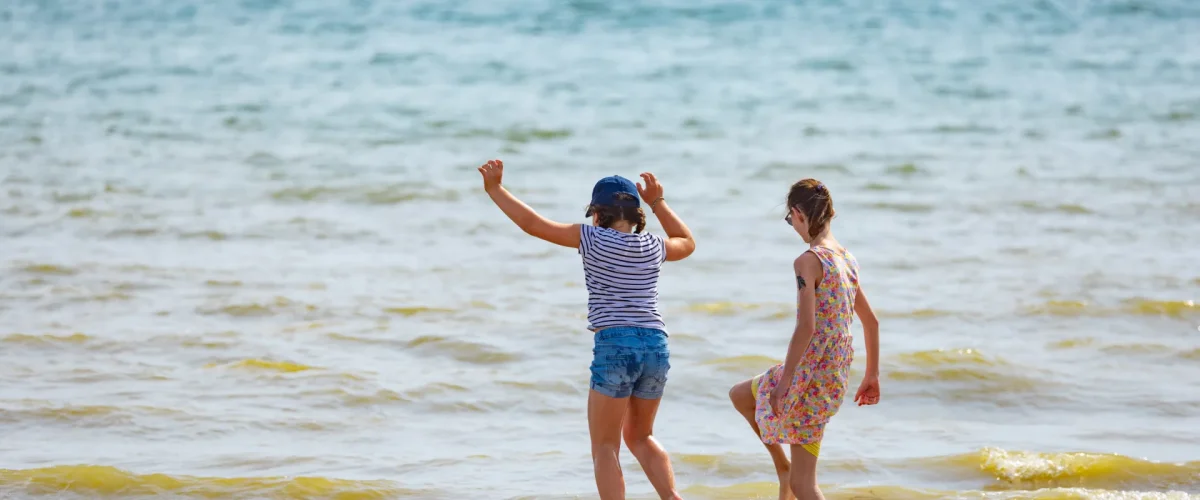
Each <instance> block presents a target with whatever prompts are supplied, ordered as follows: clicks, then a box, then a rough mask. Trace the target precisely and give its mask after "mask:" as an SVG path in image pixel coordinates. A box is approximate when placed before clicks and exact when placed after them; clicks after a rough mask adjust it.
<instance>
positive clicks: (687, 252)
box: [681, 238, 696, 258]
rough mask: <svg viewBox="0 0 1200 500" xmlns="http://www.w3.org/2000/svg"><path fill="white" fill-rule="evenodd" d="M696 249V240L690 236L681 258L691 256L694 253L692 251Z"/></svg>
mask: <svg viewBox="0 0 1200 500" xmlns="http://www.w3.org/2000/svg"><path fill="white" fill-rule="evenodd" d="M695 251H696V240H693V239H691V238H688V239H687V244H685V245H684V246H683V256H682V257H681V258H687V257H690V256H691V255H692V252H695Z"/></svg>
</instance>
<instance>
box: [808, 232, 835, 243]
mask: <svg viewBox="0 0 1200 500" xmlns="http://www.w3.org/2000/svg"><path fill="white" fill-rule="evenodd" d="M832 238H833V235H832V234H830V233H829V228H825V230H824V231H821V232H820V233H817V236H816V237H815V238H813V239H812V241H810V242H808V247H809V248H812V247H818V246H823V245H824V244H825V243H826V242H827V241H828V240H830V239H832Z"/></svg>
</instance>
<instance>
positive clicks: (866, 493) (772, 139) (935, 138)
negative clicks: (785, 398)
mask: <svg viewBox="0 0 1200 500" xmlns="http://www.w3.org/2000/svg"><path fill="white" fill-rule="evenodd" d="M0 47H3V48H2V49H0V346H2V347H0V388H2V389H0V436H2V438H0V496H4V495H13V496H18V497H24V496H55V495H57V496H71V495H78V496H80V497H94V496H113V497H121V496H129V495H154V494H161V495H170V494H176V495H184V496H187V495H201V496H202V495H209V496H232V497H247V498H250V497H262V496H268V497H271V496H275V497H297V498H312V497H337V496H338V495H342V497H341V498H352V497H354V496H353V494H360V495H363V496H361V497H365V498H374V497H375V496H372V495H373V494H378V497H385V498H386V497H399V496H408V497H415V498H461V497H464V496H465V497H472V498H575V497H580V498H591V496H590V495H592V494H593V493H592V492H593V486H592V478H591V464H590V457H589V455H588V449H589V448H588V441H587V431H586V419H585V411H584V409H585V406H584V405H585V398H586V381H587V365H588V362H589V360H590V342H591V338H590V334H589V333H588V332H586V331H585V330H584V327H585V309H584V308H585V305H584V304H585V300H586V296H585V291H584V290H583V288H582V285H581V284H582V281H583V278H582V272H581V270H580V265H579V262H578V256H577V255H575V253H574V252H572V251H570V250H563V249H558V248H555V247H552V246H550V245H549V244H545V243H542V242H538V241H535V240H533V239H531V238H529V237H527V236H525V235H524V234H522V233H521V232H520V230H518V229H517V228H516V227H514V226H513V225H512V224H511V223H510V222H509V221H508V220H507V219H506V218H504V216H503V215H502V214H501V213H500V212H499V211H498V210H497V209H495V207H494V206H492V205H491V203H490V201H489V200H488V199H487V197H486V195H485V194H484V193H483V192H482V186H481V183H480V181H479V179H478V173H477V172H475V167H476V166H477V165H478V164H480V163H482V162H483V161H485V160H487V159H490V158H502V159H504V160H505V164H506V166H507V168H506V170H507V175H506V179H505V182H506V184H507V185H508V186H509V188H510V189H511V190H513V191H514V192H515V193H517V194H518V195H519V196H521V197H522V198H523V199H524V200H525V201H527V202H528V203H530V204H531V205H532V206H534V207H535V208H537V209H538V210H539V211H541V212H542V213H543V214H545V215H547V216H549V217H552V218H555V219H557V220H562V221H570V222H583V221H584V217H583V210H582V207H583V205H584V204H585V203H586V201H587V196H588V194H589V193H590V189H591V186H592V183H593V182H594V181H595V180H596V179H598V178H599V177H602V176H605V175H611V174H613V173H617V174H621V175H625V176H627V177H633V176H636V175H637V174H638V173H639V172H642V171H646V170H650V171H653V172H655V173H656V174H657V175H658V177H659V178H660V179H661V180H662V181H663V183H664V185H665V187H666V197H667V199H669V200H671V204H672V206H673V207H674V208H675V210H676V211H677V212H678V213H679V214H680V215H681V216H682V217H683V218H684V220H685V221H686V222H687V223H688V224H689V225H690V226H691V227H692V229H693V231H694V232H695V233H696V238H697V241H698V249H697V252H696V253H695V255H694V256H693V257H692V258H690V259H689V260H687V261H683V262H681V263H678V264H674V263H673V264H674V265H668V267H667V268H666V270H665V274H664V277H663V283H662V289H661V295H662V306H663V311H664V315H665V317H666V320H667V323H668V327H669V329H670V331H671V333H672V340H671V341H672V355H673V358H672V365H673V371H672V375H671V377H672V378H671V382H670V383H669V385H668V389H667V396H666V400H665V402H664V403H663V407H662V410H661V412H660V417H659V418H660V421H659V422H660V423H659V428H658V429H657V434H658V435H659V436H660V438H661V439H662V440H663V442H664V443H665V444H666V446H667V448H668V449H669V450H670V451H671V452H672V453H673V454H674V456H675V457H676V462H677V463H676V468H677V470H678V474H679V480H680V483H681V486H682V487H684V488H685V493H686V495H687V496H688V497H694V498H758V497H761V498H768V497H770V495H771V494H772V492H773V491H774V487H773V486H772V485H770V484H768V483H769V482H770V481H772V480H773V479H774V474H773V472H772V470H771V468H770V461H769V460H768V459H767V457H766V455H765V453H762V451H761V447H760V446H759V445H758V444H757V443H756V442H755V440H754V437H753V435H752V434H751V433H750V432H749V431H748V430H747V429H746V428H745V424H744V423H743V422H742V421H741V420H740V417H739V416H738V415H736V414H735V413H734V412H733V411H732V409H731V408H730V407H729V405H728V402H727V400H726V395H725V394H726V391H727V390H728V387H729V386H730V385H732V384H733V383H735V382H737V381H739V380H742V379H745V378H748V377H750V376H752V375H754V374H756V373H758V372H760V371H761V370H763V369H765V368H766V367H767V366H769V365H770V364H771V363H772V362H773V361H774V360H777V359H780V358H782V357H783V356H784V354H785V350H786V342H787V338H788V335H789V334H790V331H791V328H792V324H791V321H792V320H791V318H792V312H791V306H790V305H789V303H790V302H791V301H792V300H793V297H794V294H793V292H792V286H794V285H793V278H792V277H791V275H790V274H789V273H790V261H791V260H792V259H794V258H795V256H796V255H797V254H799V253H800V252H801V251H802V242H801V241H800V240H799V239H798V238H797V237H796V236H795V235H794V234H793V233H791V232H790V231H789V230H787V228H786V227H785V226H784V225H783V224H782V223H781V222H780V219H781V218H782V215H783V210H782V207H783V201H784V196H785V194H786V190H787V187H788V185H790V183H791V182H793V181H795V180H797V179H800V178H803V177H816V178H819V179H821V180H822V181H824V182H825V183H826V184H827V185H829V186H830V188H831V190H832V192H833V196H834V200H835V206H836V208H837V211H838V217H837V219H836V220H835V222H834V230H835V232H836V233H837V234H838V235H839V237H840V239H841V240H842V241H843V243H845V244H846V245H847V246H849V247H850V249H851V250H852V251H853V252H854V253H855V254H856V256H857V257H858V258H859V260H860V262H861V263H862V265H863V278H864V285H865V286H866V288H867V290H868V292H869V293H870V294H871V297H872V303H873V304H874V305H875V307H876V309H877V310H880V311H881V315H882V321H883V332H882V337H883V341H882V342H883V353H884V355H883V367H884V387H883V393H884V400H883V403H882V404H881V405H879V406H878V407H872V408H852V407H850V406H847V407H846V408H845V409H844V411H843V412H842V413H841V414H840V415H839V416H838V417H837V419H835V421H834V423H833V424H832V425H831V427H830V429H829V431H828V433H827V440H826V442H825V443H824V444H823V446H822V456H823V459H822V461H823V468H822V469H821V475H822V482H823V483H825V484H827V485H828V488H829V491H830V492H832V493H831V497H835V498H852V497H880V498H941V497H961V498H980V497H989V498H992V497H995V498H1190V497H1194V496H1195V495H1197V494H1200V463H1198V462H1196V461H1198V460H1200V451H1197V450H1200V430H1198V429H1200V425H1197V422H1200V351H1198V345H1200V344H1198V343H1197V338H1198V335H1200V330H1198V329H1200V309H1197V307H1196V305H1195V302H1194V301H1195V300H1198V299H1200V260H1198V259H1197V258H1196V257H1197V253H1196V251H1195V250H1194V249H1195V248H1198V247H1200V166H1198V165H1200V142H1198V141H1197V140H1196V138H1197V137H1200V50H1198V49H1197V47H1200V7H1197V6H1196V5H1195V4H1194V3H1191V2H1183V1H1165V0H1162V1H1142V2H1135V1H1111V0H1104V1H1092V2H1083V1H1065V0H1063V1H1043V2H1035V1H1028V2H1015V1H1011V2H1005V1H986V2H977V3H967V2H957V3H955V2H931V3H919V4H918V3H916V2H861V1H860V2H854V1H846V2H835V1H822V2H817V1H812V2H783V1H780V0H766V1H762V2H756V3H749V2H747V3H734V2H723V1H691V2H687V1H682V0H659V1H648V2H636V3H635V2H608V3H605V2H593V1H564V2H538V1H526V2H516V1H512V0H491V1H487V2H483V1H467V2H457V3H442V2H399V3H384V2H371V1H356V2H345V3H321V2H314V1H294V2H287V1H242V2H234V1H229V0H215V1H213V2H209V3H206V4H201V3H188V2H162V1H160V2H152V1H144V2H94V1H89V2H84V1H58V2H53V1H42V2H33V1H24V0H10V1H8V2H5V3H3V5H0ZM649 228H650V230H652V231H656V232H661V229H660V228H659V226H658V225H657V223H656V222H655V221H653V220H652V221H651V222H650V225H649ZM857 345H858V346H860V349H861V341H858V344H857ZM860 362H861V361H860ZM1071 452H1086V453H1091V455H1071V454H1070V453H1071ZM1114 454H1115V455H1114ZM624 458H625V459H626V462H627V468H626V475H627V478H628V480H629V483H630V491H631V495H634V496H636V497H638V498H644V497H647V495H652V489H651V488H650V486H649V485H648V484H647V483H646V482H645V479H644V478H643V477H641V476H640V471H639V470H638V469H637V465H636V463H634V461H633V460H632V458H631V457H629V456H628V455H627V456H625V457H624ZM151 474H166V475H169V476H171V477H172V478H175V479H169V478H168V479H163V477H162V476H151ZM293 476H306V477H319V478H337V479H341V480H344V481H341V482H336V481H335V482H327V483H326V482H321V481H310V482H305V481H300V480H291V479H284V480H275V479H272V478H276V477H293ZM180 478H182V479H180ZM188 478H191V479H188ZM230 478H247V479H242V480H233V479H230ZM172 481H174V482H172ZM280 481H282V482H280ZM181 484H182V485H183V486H180V485H181ZM372 492H374V493H372Z"/></svg>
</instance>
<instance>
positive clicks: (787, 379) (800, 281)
mask: <svg viewBox="0 0 1200 500" xmlns="http://www.w3.org/2000/svg"><path fill="white" fill-rule="evenodd" d="M792 270H793V271H794V272H795V275H796V293H797V294H798V297H799V303H800V305H799V311H798V312H797V313H796V329H795V330H793V331H792V341H791V342H790V343H788V351H787V357H786V358H784V360H783V374H782V377H781V378H780V379H779V385H776V386H775V390H774V391H772V393H771V411H773V412H774V411H779V410H780V407H779V402H780V401H782V400H783V397H784V396H786V395H787V392H788V390H789V389H791V386H792V379H793V378H794V377H795V375H796V369H797V368H798V367H799V366H800V362H801V361H802V360H803V359H804V353H805V352H807V351H808V344H809V343H811V342H812V337H813V331H814V330H816V328H817V293H816V290H817V283H820V282H821V279H822V278H823V277H824V276H823V274H824V273H823V272H822V270H821V259H819V258H818V257H817V254H814V253H812V252H804V253H803V254H801V255H800V257H797V258H796V260H795V262H793V263H792Z"/></svg>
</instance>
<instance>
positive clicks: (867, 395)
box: [854, 376, 879, 406]
mask: <svg viewBox="0 0 1200 500" xmlns="http://www.w3.org/2000/svg"><path fill="white" fill-rule="evenodd" d="M854 402H856V403H858V406H863V405H873V404H878V403H879V377H877V376H868V377H863V381H862V385H859V386H858V393H857V394H855V395H854Z"/></svg>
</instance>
